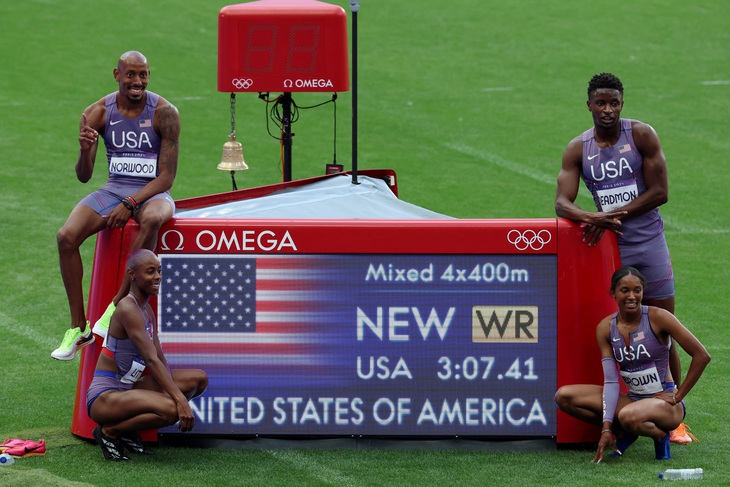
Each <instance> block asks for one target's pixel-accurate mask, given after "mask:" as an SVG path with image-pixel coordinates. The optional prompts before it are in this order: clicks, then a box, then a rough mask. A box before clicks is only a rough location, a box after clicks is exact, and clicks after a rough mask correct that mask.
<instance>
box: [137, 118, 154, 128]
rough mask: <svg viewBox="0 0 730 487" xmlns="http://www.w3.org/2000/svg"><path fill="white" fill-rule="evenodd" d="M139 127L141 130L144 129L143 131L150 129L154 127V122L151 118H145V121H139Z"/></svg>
mask: <svg viewBox="0 0 730 487" xmlns="http://www.w3.org/2000/svg"><path fill="white" fill-rule="evenodd" d="M139 126H140V128H143V129H144V128H148V127H152V120H150V119H149V118H145V119H144V120H140V121H139Z"/></svg>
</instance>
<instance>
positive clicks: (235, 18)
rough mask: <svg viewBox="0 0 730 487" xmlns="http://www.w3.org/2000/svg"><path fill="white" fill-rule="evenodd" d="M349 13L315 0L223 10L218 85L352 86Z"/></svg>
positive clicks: (257, 88) (229, 88) (250, 88)
mask: <svg viewBox="0 0 730 487" xmlns="http://www.w3.org/2000/svg"><path fill="white" fill-rule="evenodd" d="M347 48H348V43H347V14H346V13H345V11H344V10H343V9H342V8H341V7H339V6H337V5H330V4H327V3H323V2H318V1H315V0H259V1H256V2H249V3H241V4H238V5H229V6H227V7H223V9H221V11H220V13H219V15H218V91H222V92H272V91H274V92H322V91H324V92H341V91H347V90H349V89H350V79H349V62H348V56H347Z"/></svg>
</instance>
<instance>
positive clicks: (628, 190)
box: [596, 179, 639, 211]
mask: <svg viewBox="0 0 730 487" xmlns="http://www.w3.org/2000/svg"><path fill="white" fill-rule="evenodd" d="M638 196H639V188H638V187H637V186H636V180H634V179H629V180H628V181H621V182H620V183H618V184H615V185H611V187H602V188H600V189H597V190H596V197H597V198H598V204H599V205H600V206H599V208H600V211H611V210H616V209H618V208H621V207H624V206H626V205H628V204H629V203H631V202H632V201H634V200H635V199H636V198H637V197H638Z"/></svg>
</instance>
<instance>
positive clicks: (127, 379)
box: [120, 361, 145, 384]
mask: <svg viewBox="0 0 730 487" xmlns="http://www.w3.org/2000/svg"><path fill="white" fill-rule="evenodd" d="M144 369H145V365H144V364H141V363H139V362H136V361H133V362H132V366H131V367H130V368H129V372H127V373H126V374H125V375H124V377H122V378H121V379H120V381H121V382H122V383H124V384H134V383H135V382H137V381H138V380H139V378H140V377H142V372H144Z"/></svg>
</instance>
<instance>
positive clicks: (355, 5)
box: [350, 0, 360, 184]
mask: <svg viewBox="0 0 730 487" xmlns="http://www.w3.org/2000/svg"><path fill="white" fill-rule="evenodd" d="M350 10H351V11H352V184H360V183H358V181H357V12H358V11H359V10H360V0H350Z"/></svg>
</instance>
